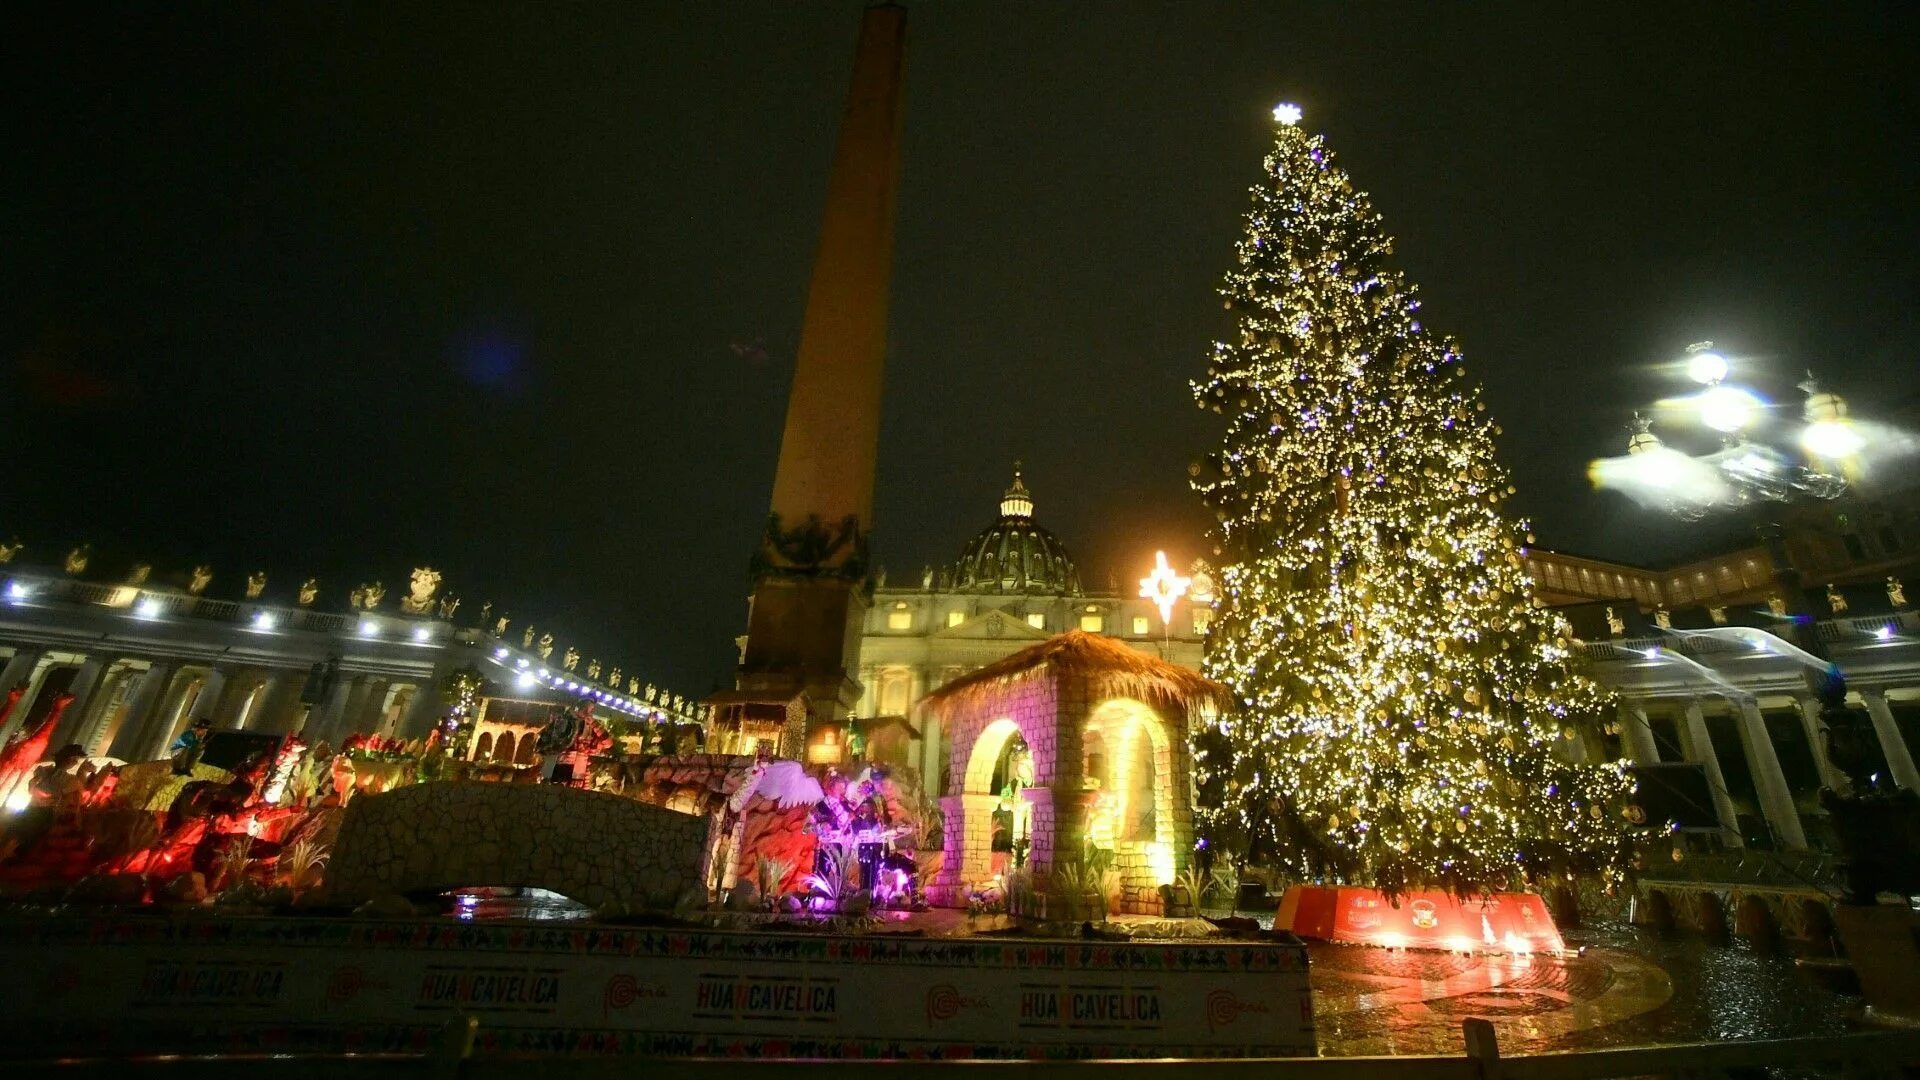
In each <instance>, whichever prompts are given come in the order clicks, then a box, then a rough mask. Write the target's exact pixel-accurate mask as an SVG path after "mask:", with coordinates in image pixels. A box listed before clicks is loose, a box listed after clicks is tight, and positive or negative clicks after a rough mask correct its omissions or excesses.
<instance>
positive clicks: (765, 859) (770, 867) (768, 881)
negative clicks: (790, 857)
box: [753, 855, 793, 902]
mask: <svg viewBox="0 0 1920 1080" xmlns="http://www.w3.org/2000/svg"><path fill="white" fill-rule="evenodd" d="M792 872H793V864H792V863H790V862H788V861H787V860H785V859H776V858H773V857H771V856H768V855H761V856H759V857H758V858H756V859H754V862H753V882H754V884H755V885H758V886H759V887H760V895H761V896H762V897H763V898H765V899H766V900H767V901H768V902H772V901H774V900H777V899H779V898H780V897H781V896H783V895H785V894H786V891H787V890H786V888H785V885H786V880H787V875H788V874H790V873H792Z"/></svg>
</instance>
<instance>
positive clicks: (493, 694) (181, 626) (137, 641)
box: [0, 566, 695, 764]
mask: <svg viewBox="0 0 1920 1080" xmlns="http://www.w3.org/2000/svg"><path fill="white" fill-rule="evenodd" d="M428 573H431V572H428ZM209 576H210V575H209ZM130 577H131V578H132V579H135V580H127V581H121V582H101V581H97V580H90V579H88V578H86V577H85V576H83V572H82V571H79V570H74V569H73V568H72V567H71V566H70V567H69V568H68V572H65V573H63V572H61V570H60V569H58V568H51V569H50V568H30V567H16V566H6V567H4V568H0V692H5V691H10V690H12V689H13V688H15V687H20V686H23V687H24V691H23V694H22V697H21V700H20V704H19V706H18V707H17V708H15V709H14V711H13V713H12V715H10V716H9V717H8V718H7V722H6V724H5V725H4V729H0V739H4V738H6V737H7V736H8V735H11V734H12V733H13V732H14V731H16V730H19V729H20V728H21V726H22V725H23V724H26V723H30V722H32V721H34V720H37V719H38V717H40V716H41V715H44V714H45V713H46V712H47V710H49V709H50V708H51V707H52V702H53V699H54V698H55V697H56V696H57V695H58V694H59V693H61V692H62V691H65V692H67V693H71V694H72V695H73V696H74V700H73V702H72V704H71V705H70V706H69V707H68V708H67V710H66V711H65V712H64V713H63V714H62V715H61V719H60V722H59V728H58V729H57V730H56V731H55V732H54V733H53V738H52V740H51V745H53V746H55V747H58V746H63V745H66V744H68V743H77V744H79V745H80V746H81V747H82V749H84V750H85V751H86V752H87V753H88V754H89V755H91V756H94V757H111V758H116V759H119V760H122V761H143V760H151V759H154V758H158V757H161V756H164V755H165V754H166V752H167V748H168V746H169V745H170V744H171V743H172V742H173V740H174V739H175V738H176V737H178V736H179V735H180V733H181V732H182V731H184V730H186V728H187V727H188V726H189V725H191V724H192V723H193V722H194V721H195V720H200V719H205V720H208V721H210V722H211V723H212V725H213V727H214V729H215V730H246V731H256V732H264V733H269V734H278V733H285V732H299V733H300V734H301V735H302V736H303V737H305V738H306V739H307V740H308V741H309V742H318V741H322V740H325V741H327V742H329V743H331V744H333V745H336V746H337V745H339V743H340V742H341V740H343V739H345V738H346V737H347V736H349V735H355V734H378V735H383V736H387V737H392V738H399V739H418V738H422V737H424V736H425V735H426V734H427V733H428V731H429V730H431V728H432V727H433V725H434V723H435V721H437V720H438V719H439V718H440V717H441V716H442V715H443V714H444V713H445V712H446V710H447V707H448V704H449V703H448V702H447V700H446V699H445V697H444V691H445V688H446V684H447V680H448V679H449V677H450V676H452V675H454V674H456V673H459V672H465V671H477V672H479V673H480V674H481V675H482V676H483V677H484V678H485V680H486V683H485V687H486V688H485V690H484V691H483V694H482V701H481V711H480V713H479V715H478V717H477V718H476V719H477V727H476V731H475V739H474V741H473V744H472V748H471V749H472V754H473V756H475V757H477V758H485V759H489V760H495V761H500V762H502V763H517V764H529V763H530V762H531V760H532V757H531V747H532V733H533V732H534V731H535V730H536V729H537V728H538V727H539V726H540V725H541V724H542V723H543V722H544V720H545V717H546V713H547V711H548V709H549V708H550V707H551V706H552V705H554V704H559V703H564V702H570V701H574V700H578V699H579V698H581V697H583V696H584V697H590V698H592V699H593V701H594V703H595V707H596V710H598V711H602V712H604V713H605V714H606V715H607V716H608V717H615V716H621V715H624V716H627V717H630V718H633V719H653V720H659V721H663V722H672V723H676V724H679V723H693V722H694V719H693V713H694V709H695V707H694V706H693V704H692V703H690V702H687V701H686V700H684V699H683V698H680V697H679V696H678V695H673V694H667V693H664V692H662V691H660V690H659V689H658V688H656V687H652V686H647V687H645V688H644V689H643V688H642V686H641V683H640V680H639V679H637V678H623V676H622V675H621V673H620V672H619V671H617V670H613V671H610V672H609V673H608V674H607V675H606V676H605V677H602V676H601V675H600V671H599V665H598V664H597V663H593V664H591V665H590V667H589V669H588V671H579V670H576V669H577V668H578V667H579V666H580V665H579V658H578V656H577V655H575V654H572V652H571V650H568V653H567V655H565V656H562V657H552V658H551V666H549V656H548V655H546V654H549V653H551V652H552V650H553V643H552V639H551V638H550V637H547V638H545V639H544V640H542V641H533V640H528V641H525V642H524V643H523V642H522V641H521V640H519V639H520V637H521V635H514V638H515V640H514V641H512V642H508V641H507V640H505V639H504V638H503V637H501V636H498V635H496V634H495V633H493V632H491V631H493V630H496V629H499V628H500V627H499V623H498V622H496V623H495V625H494V626H493V627H486V628H482V627H478V626H460V625H456V623H455V621H454V618H453V615H454V610H455V608H456V607H457V602H448V601H443V600H438V599H436V598H433V597H431V596H430V595H429V596H427V597H426V598H422V596H421V594H420V592H419V591H418V590H416V591H415V593H414V595H412V596H410V597H405V598H402V599H401V600H400V602H399V604H397V605H392V604H390V605H389V606H388V607H387V609H386V610H378V607H377V605H378V604H379V600H378V599H375V600H374V601H373V603H374V605H376V606H375V607H364V606H356V608H355V609H354V610H348V611H327V610H320V609H319V608H317V607H316V606H314V603H313V600H314V594H313V592H311V591H309V590H310V588H311V585H310V584H309V586H307V587H303V588H302V591H301V597H300V602H298V603H295V604H285V603H276V602H274V601H271V600H268V599H265V598H264V597H263V596H261V595H260V590H261V588H262V587H263V586H264V577H262V578H260V579H259V582H258V584H256V583H255V582H253V581H249V582H248V587H247V590H246V591H247V593H248V594H249V595H247V596H244V597H242V598H240V599H221V598H216V597H212V596H206V595H202V590H204V589H205V585H206V582H205V580H203V579H199V576H198V574H196V575H195V579H194V580H192V581H191V582H190V583H189V584H188V585H187V587H185V588H180V587H172V586H166V585H161V584H158V583H153V582H149V581H148V580H147V574H146V571H145V569H144V568H138V569H136V572H135V573H133V574H132V575H130ZM419 580H421V579H420V578H419V577H418V576H416V581H417V582H418V581H419ZM432 580H433V581H434V582H436V583H437V581H438V576H437V575H433V577H432ZM196 586H197V588H196ZM359 603H360V605H365V604H366V603H367V600H366V597H365V596H364V595H362V596H361V597H360V598H359ZM408 607H411V608H414V609H415V610H414V611H406V610H396V608H408ZM570 662H571V663H570ZM589 672H591V674H589Z"/></svg>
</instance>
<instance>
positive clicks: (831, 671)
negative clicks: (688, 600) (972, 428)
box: [739, 4, 906, 721]
mask: <svg viewBox="0 0 1920 1080" xmlns="http://www.w3.org/2000/svg"><path fill="white" fill-rule="evenodd" d="M905 40H906V11H905V9H903V8H900V7H897V6H895V5H892V4H881V5H876V6H874V7H871V8H868V9H867V11H866V14H865V16H864V18H863V19H862V21H861V24H860V42H859V45H858V46H857V47H856V49H855V52H854V62H853V83H852V86H851V88H850V90H849V92H848V95H847V108H846V112H845V114H844V115H843V116H842V117H841V121H840V136H839V142H838V143H837V144H836V145H835V147H834V152H833V166H832V172H831V173H830V175H829V177H828V182H827V205H826V213H825V215H824V218H823V220H822V222H821V228H820V247H819V251H818V253H817V254H816V255H815V258H814V264H813V277H812V280H811V283H810V284H809V287H808V291H807V309H806V315H805V318H804V320H803V321H802V323H801V328H800V351H799V355H798V357H797V358H796V360H795V363H794V372H793V390H792V393H791V396H790V397H789V398H788V401H787V424H786V429H785V432H784V434H783V435H782V436H781V439H780V464H779V468H778V471H777V472H776V474H775V476H774V482H773V508H772V513H771V514H769V515H768V518H767V531H766V534H765V535H764V536H763V537H762V538H761V541H760V545H759V548H758V550H757V551H756V552H755V554H754V559H753V578H754V587H753V603H752V608H751V611H750V613H749V616H748V622H747V641H746V648H745V650H744V651H743V653H742V655H741V663H740V680H739V681H740V688H741V689H742V690H763V691H767V692H768V693H770V694H774V695H778V694H784V693H790V692H800V691H804V692H806V694H807V695H808V697H809V698H810V700H811V702H812V712H813V719H814V720H816V721H821V720H833V721H837V720H841V719H844V718H845V717H846V715H847V713H848V712H849V711H850V710H851V709H852V707H853V705H854V703H855V702H856V701H857V700H858V696H859V684H858V683H857V682H856V681H855V680H854V679H853V678H852V677H851V673H850V672H849V671H848V665H849V663H850V662H851V661H852V659H853V657H854V655H855V653H856V651H857V650H858V647H859V644H858V643H859V634H860V622H861V619H862V618H863V616H864V614H865V610H866V601H865V584H866V576H867V532H868V530H869V529H870V528H871V523H872V515H873V472H874V455H875V453H876V450H877V444H878V442H879V435H880V390H881V375H882V371H883V368H884V365H885V360H886V343H887V288H888V281H889V278H890V277H891V276H892V270H893V211H894V199H895V192H896V189H897V188H898V185H899V174H900V89H901V81H902V74H903V65H904V60H905Z"/></svg>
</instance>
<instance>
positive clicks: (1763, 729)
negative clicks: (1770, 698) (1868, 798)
mask: <svg viewBox="0 0 1920 1080" xmlns="http://www.w3.org/2000/svg"><path fill="white" fill-rule="evenodd" d="M1739 730H1740V744H1741V746H1742V747H1743V748H1744V749H1745V750H1746V752H1747V767H1748V768H1749V769H1751V770H1752V771H1753V786H1754V787H1755V788H1756V789H1757V790H1758V793H1759V795H1760V811H1761V813H1763V814H1765V815H1766V818H1767V822H1768V824H1770V825H1772V826H1773V830H1774V833H1775V834H1776V835H1778V836H1779V838H1780V844H1781V846H1782V847H1784V848H1786V849H1787V850H1788V851H1805V850H1807V834H1806V832H1805V830H1803V829H1802V828H1801V827H1800V811H1799V809H1798V808H1796V807H1795V806H1794V805H1793V792H1792V791H1791V790H1790V789H1789V788H1788V787H1787V774H1786V773H1784V772H1782V771H1781V769H1780V755H1779V754H1778V753H1776V752H1775V751H1774V749H1773V737H1772V736H1770V735H1768V734H1767V720H1766V717H1765V716H1763V715H1761V713H1760V703H1759V702H1757V701H1755V700H1754V699H1752V698H1742V699H1740V725H1739Z"/></svg>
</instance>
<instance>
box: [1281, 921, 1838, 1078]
mask: <svg viewBox="0 0 1920 1080" xmlns="http://www.w3.org/2000/svg"><path fill="white" fill-rule="evenodd" d="M1566 938H1567V942H1568V944H1569V946H1572V947H1576V948H1581V950H1582V951H1581V953H1580V954H1579V955H1577V956H1568V957H1551V956H1534V957H1498V956H1457V955H1450V954H1445V953H1432V952H1414V951H1389V950H1385V949H1375V948H1363V947H1354V946H1340V945H1316V946H1313V947H1312V955H1313V967H1312V973H1313V975H1312V977H1313V988H1314V1013H1315V1017H1316V1020H1317V1023H1318V1027H1319V1035H1320V1052H1321V1053H1322V1054H1324V1055H1328V1056H1347V1055H1355V1054H1457V1053H1459V1052H1460V1051H1461V1048H1462V1039H1461V1034H1460V1022H1461V1021H1462V1020H1464V1019H1466V1018H1467V1017H1470V1016H1478V1017H1484V1018H1486V1019H1487V1020H1490V1021H1492V1022H1493V1025H1494V1030H1495V1032H1496V1034H1497V1036H1498V1038H1499V1042H1500V1049H1501V1052H1502V1053H1503V1054H1520V1053H1540V1052H1544V1051H1553V1050H1588V1049H1599V1048H1606V1047H1620V1046H1647V1045H1651V1044H1657V1043H1675V1042H1702V1041H1711V1040H1716V1039H1758V1038H1787V1037H1791V1036H1801V1035H1830V1034H1839V1033H1841V1032H1844V1031H1847V1030H1848V1029H1849V1028H1850V1027H1851V1026H1852V1024H1853V1023H1854V1021H1855V1020H1856V1019H1857V1017H1858V1016H1859V1013H1860V999H1858V998H1853V997H1847V996H1844V995H1840V994H1835V993H1832V992H1831V991H1828V990H1825V989H1822V988H1820V987H1817V986H1814V985H1813V984H1811V983H1810V982H1808V981H1807V980H1806V979H1804V978H1803V977H1801V976H1800V975H1799V974H1798V973H1797V972H1796V971H1795V970H1794V966H1793V960H1792V958H1791V957H1789V956H1786V955H1783V954H1767V953H1761V952H1757V951H1755V950H1754V949H1752V948H1749V947H1747V946H1745V945H1743V944H1734V945H1711V944H1708V943H1707V942H1706V941H1704V940H1702V939H1699V938H1688V937H1661V936H1660V935H1658V934H1655V933H1653V932H1651V931H1644V930H1640V929H1638V928H1635V927H1629V926H1615V925H1607V924H1598V925H1592V926H1588V927H1583V928H1581V929H1579V930H1574V931H1569V932H1568V933H1567V934H1566Z"/></svg>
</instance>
